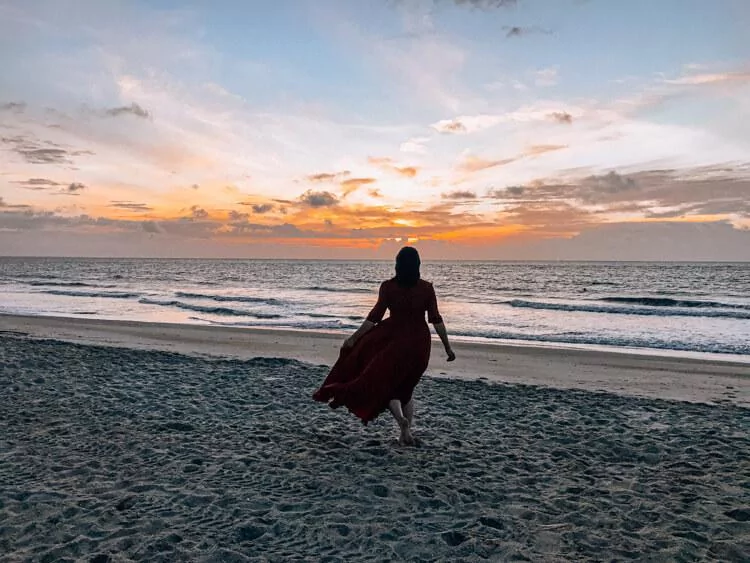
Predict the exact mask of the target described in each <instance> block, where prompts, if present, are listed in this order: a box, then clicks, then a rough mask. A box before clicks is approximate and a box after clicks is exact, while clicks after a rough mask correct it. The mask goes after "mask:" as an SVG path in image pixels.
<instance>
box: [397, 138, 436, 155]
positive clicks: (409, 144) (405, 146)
mask: <svg viewBox="0 0 750 563" xmlns="http://www.w3.org/2000/svg"><path fill="white" fill-rule="evenodd" d="M429 141H430V137H413V138H411V139H409V140H408V141H404V142H403V143H401V145H400V146H399V150H400V151H401V152H407V153H415V154H424V153H425V152H427V148H426V147H425V144H426V143H428V142H429Z"/></svg>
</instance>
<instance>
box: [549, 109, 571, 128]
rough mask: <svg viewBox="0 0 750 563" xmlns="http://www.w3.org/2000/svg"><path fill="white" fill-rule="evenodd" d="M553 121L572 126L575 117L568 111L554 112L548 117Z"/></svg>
mask: <svg viewBox="0 0 750 563" xmlns="http://www.w3.org/2000/svg"><path fill="white" fill-rule="evenodd" d="M547 117H548V118H549V119H550V120H552V121H557V122H558V123H563V124H566V125H570V124H571V123H573V116H572V115H570V114H569V113H568V112H567V111H553V112H552V113H550V114H549V115H548V116H547Z"/></svg>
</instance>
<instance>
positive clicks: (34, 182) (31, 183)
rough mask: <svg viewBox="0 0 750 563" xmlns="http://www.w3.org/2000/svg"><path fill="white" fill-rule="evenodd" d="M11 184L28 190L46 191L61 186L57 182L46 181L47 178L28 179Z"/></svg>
mask: <svg viewBox="0 0 750 563" xmlns="http://www.w3.org/2000/svg"><path fill="white" fill-rule="evenodd" d="M13 183H14V184H19V185H20V186H23V187H24V188H26V189H29V190H46V189H48V188H53V187H55V186H59V185H61V184H60V183H59V182H55V181H53V180H48V179H47V178H29V179H28V180H21V181H15V182H13Z"/></svg>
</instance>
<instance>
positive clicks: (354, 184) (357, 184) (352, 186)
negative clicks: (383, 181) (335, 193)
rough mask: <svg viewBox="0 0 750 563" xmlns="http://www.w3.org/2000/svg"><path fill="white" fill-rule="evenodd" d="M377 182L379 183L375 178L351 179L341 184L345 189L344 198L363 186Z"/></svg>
mask: <svg viewBox="0 0 750 563" xmlns="http://www.w3.org/2000/svg"><path fill="white" fill-rule="evenodd" d="M375 182H377V180H376V179H375V178H349V179H348V180H344V181H343V182H341V187H342V188H343V191H342V197H347V196H348V195H349V194H351V193H352V192H355V191H357V190H358V189H359V188H361V187H362V186H367V185H368V184H374V183H375Z"/></svg>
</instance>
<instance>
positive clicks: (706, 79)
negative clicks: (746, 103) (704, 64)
mask: <svg viewBox="0 0 750 563" xmlns="http://www.w3.org/2000/svg"><path fill="white" fill-rule="evenodd" d="M664 82H665V83H666V84H676V85H679V86H704V85H711V84H722V83H727V82H750V71H736V72H717V73H705V74H690V75H686V76H681V77H679V78H672V79H667V80H664Z"/></svg>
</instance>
